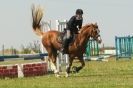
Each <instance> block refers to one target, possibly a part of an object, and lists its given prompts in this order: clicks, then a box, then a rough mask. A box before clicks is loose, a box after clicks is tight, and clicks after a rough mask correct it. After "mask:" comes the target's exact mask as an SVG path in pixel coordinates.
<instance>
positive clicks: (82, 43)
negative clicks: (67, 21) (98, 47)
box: [77, 34, 89, 48]
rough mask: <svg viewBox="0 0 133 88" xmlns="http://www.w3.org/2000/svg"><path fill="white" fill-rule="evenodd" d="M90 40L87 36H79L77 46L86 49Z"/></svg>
mask: <svg viewBox="0 0 133 88" xmlns="http://www.w3.org/2000/svg"><path fill="white" fill-rule="evenodd" d="M88 40H89V39H88V38H87V36H85V35H82V34H81V35H78V42H77V45H78V46H79V47H82V48H86V45H87V42H88Z"/></svg>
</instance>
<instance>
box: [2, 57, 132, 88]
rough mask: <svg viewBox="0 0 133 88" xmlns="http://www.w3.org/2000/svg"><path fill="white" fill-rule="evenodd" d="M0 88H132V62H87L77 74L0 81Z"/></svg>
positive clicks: (111, 60) (110, 60)
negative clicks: (66, 76)
mask: <svg viewBox="0 0 133 88" xmlns="http://www.w3.org/2000/svg"><path fill="white" fill-rule="evenodd" d="M0 88H133V60H127V59H122V60H119V61H116V60H115V59H113V58H110V59H109V62H100V61H89V62H86V66H85V68H84V69H83V70H81V71H80V72H79V73H77V74H74V73H73V74H71V75H70V77H68V78H65V77H60V78H56V77H54V75H53V74H52V75H45V76H39V77H29V78H15V79H0Z"/></svg>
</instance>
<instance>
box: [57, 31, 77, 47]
mask: <svg viewBox="0 0 133 88" xmlns="http://www.w3.org/2000/svg"><path fill="white" fill-rule="evenodd" d="M65 37H66V32H65V31H63V32H60V33H59V35H58V39H57V41H58V42H59V43H61V44H63V41H64V38H65ZM76 37H77V34H74V35H71V37H70V40H69V45H72V44H73V43H74V40H75V39H76Z"/></svg>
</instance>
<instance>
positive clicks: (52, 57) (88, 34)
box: [32, 6, 101, 76]
mask: <svg viewBox="0 0 133 88" xmlns="http://www.w3.org/2000/svg"><path fill="white" fill-rule="evenodd" d="M42 17H43V11H42V9H41V8H40V7H38V8H35V7H34V6H33V7H32V18H33V23H32V27H33V31H34V32H35V33H36V34H37V35H38V36H40V37H41V38H42V44H43V46H44V47H45V48H46V50H47V52H48V57H49V61H51V62H52V63H53V65H54V67H53V70H54V73H55V74H56V75H58V71H57V68H56V57H57V50H60V49H61V48H62V44H61V43H60V42H59V35H60V32H58V31H54V30H51V31H48V32H42V31H41V30H42V29H41V28H42V27H41V26H42V25H41V22H40V21H41V19H42ZM99 33H100V31H99V29H98V26H97V24H86V25H85V26H83V27H82V28H81V29H80V33H79V34H78V35H77V37H76V39H75V40H74V42H73V43H72V44H71V45H70V46H69V48H68V52H69V65H68V68H67V69H66V72H67V76H68V74H69V73H70V68H71V66H72V62H73V60H74V59H75V58H78V59H79V61H80V63H81V66H80V67H77V68H76V71H77V72H78V71H79V70H81V69H82V68H83V67H84V66H85V62H84V60H83V54H84V53H85V50H86V46H87V42H88V41H89V39H90V38H92V39H94V40H96V41H97V42H98V43H101V38H100V34H99Z"/></svg>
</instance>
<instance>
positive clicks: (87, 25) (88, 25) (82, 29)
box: [80, 23, 92, 33]
mask: <svg viewBox="0 0 133 88" xmlns="http://www.w3.org/2000/svg"><path fill="white" fill-rule="evenodd" d="M91 25H92V23H91V24H89V23H88V24H86V25H84V26H83V27H82V28H81V31H80V33H82V32H83V31H84V29H86V28H88V27H90V26H91Z"/></svg>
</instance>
